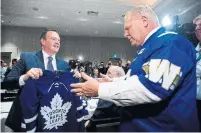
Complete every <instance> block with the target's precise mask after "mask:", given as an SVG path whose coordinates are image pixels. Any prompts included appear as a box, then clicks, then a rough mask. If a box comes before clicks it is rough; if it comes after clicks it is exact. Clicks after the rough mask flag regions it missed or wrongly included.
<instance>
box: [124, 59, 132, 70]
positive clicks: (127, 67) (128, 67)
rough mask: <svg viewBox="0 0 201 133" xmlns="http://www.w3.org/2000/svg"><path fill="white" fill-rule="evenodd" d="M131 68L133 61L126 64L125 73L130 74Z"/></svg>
mask: <svg viewBox="0 0 201 133" xmlns="http://www.w3.org/2000/svg"><path fill="white" fill-rule="evenodd" d="M130 66H131V61H129V60H128V61H127V63H126V66H125V67H124V72H125V73H127V72H128V70H129V69H130Z"/></svg>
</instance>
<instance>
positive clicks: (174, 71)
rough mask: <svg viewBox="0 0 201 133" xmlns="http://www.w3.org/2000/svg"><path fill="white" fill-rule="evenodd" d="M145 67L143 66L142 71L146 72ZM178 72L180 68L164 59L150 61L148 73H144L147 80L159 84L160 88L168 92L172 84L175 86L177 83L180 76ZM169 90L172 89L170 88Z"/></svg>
mask: <svg viewBox="0 0 201 133" xmlns="http://www.w3.org/2000/svg"><path fill="white" fill-rule="evenodd" d="M146 66H147V65H146ZM146 66H144V65H143V67H144V68H143V69H144V70H146V69H145V67H146ZM180 70H181V67H179V66H176V65H174V64H172V63H170V62H169V61H168V60H166V59H163V60H161V59H152V60H150V62H149V64H148V72H146V71H145V72H146V74H147V75H148V78H149V80H151V81H153V82H154V83H161V84H162V87H163V88H164V89H166V90H168V89H170V87H171V85H172V84H173V83H174V86H175V85H176V84H177V82H178V81H179V79H180V77H181V76H182V74H181V72H180ZM171 89H174V88H173V87H171Z"/></svg>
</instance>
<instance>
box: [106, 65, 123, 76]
mask: <svg viewBox="0 0 201 133" xmlns="http://www.w3.org/2000/svg"><path fill="white" fill-rule="evenodd" d="M109 69H113V71H114V72H115V73H117V74H118V75H119V76H120V77H122V76H125V72H124V69H123V68H122V67H119V66H111V67H110V68H109Z"/></svg>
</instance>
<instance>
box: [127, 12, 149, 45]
mask: <svg viewBox="0 0 201 133" xmlns="http://www.w3.org/2000/svg"><path fill="white" fill-rule="evenodd" d="M143 19H144V18H143V16H140V15H138V14H135V15H134V14H131V13H128V14H127V15H126V16H125V25H124V32H125V36H126V37H127V38H128V40H129V41H130V42H131V45H132V46H141V45H142V44H143V43H144V39H145V37H146V35H144V28H143V26H144V25H145V24H146V22H147V21H144V20H143Z"/></svg>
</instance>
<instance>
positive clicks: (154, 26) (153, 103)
mask: <svg viewBox="0 0 201 133" xmlns="http://www.w3.org/2000/svg"><path fill="white" fill-rule="evenodd" d="M124 22H125V23H124V30H125V36H126V37H127V38H128V40H129V41H130V42H131V45H132V46H138V47H139V52H138V53H137V55H136V58H135V61H134V62H132V64H131V67H130V70H131V72H130V77H127V78H126V80H120V81H117V82H111V81H109V82H105V83H100V82H98V81H97V80H95V79H93V78H91V77H89V76H88V75H86V74H85V73H81V75H82V77H83V78H84V79H85V80H86V82H84V83H77V84H71V86H72V87H73V88H74V89H73V90H72V92H74V93H77V95H83V96H98V97H99V98H100V99H103V100H108V101H111V102H114V103H115V104H116V105H118V106H123V114H122V120H121V124H120V131H124V132H178V131H179V132H184V131H185V132H187V131H188V132H193V131H199V122H198V116H197V107H196V89H197V86H196V56H195V49H194V47H193V44H192V43H191V42H190V41H188V40H187V39H186V38H185V37H183V36H182V35H179V34H177V33H175V32H169V31H167V30H166V29H165V28H164V27H161V26H160V24H159V21H158V17H157V16H156V14H155V13H154V11H153V10H152V9H151V8H150V7H149V6H146V5H135V6H134V8H133V9H131V10H130V11H128V12H127V13H126V15H125V21H124Z"/></svg>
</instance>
